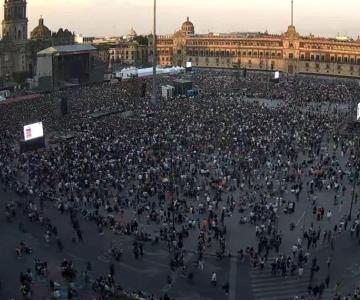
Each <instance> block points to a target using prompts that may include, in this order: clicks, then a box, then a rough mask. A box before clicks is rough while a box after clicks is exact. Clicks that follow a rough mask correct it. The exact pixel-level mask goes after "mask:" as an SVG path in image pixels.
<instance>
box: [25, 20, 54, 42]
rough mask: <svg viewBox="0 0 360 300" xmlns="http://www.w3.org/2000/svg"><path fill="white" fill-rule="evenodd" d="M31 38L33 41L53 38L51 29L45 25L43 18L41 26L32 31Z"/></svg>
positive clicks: (40, 22) (40, 21)
mask: <svg viewBox="0 0 360 300" xmlns="http://www.w3.org/2000/svg"><path fill="white" fill-rule="evenodd" d="M30 36H31V39H33V40H42V39H47V38H51V31H50V29H49V28H47V27H46V26H45V25H44V19H43V17H40V19H39V25H38V26H36V27H35V28H34V29H33V31H31V34H30Z"/></svg>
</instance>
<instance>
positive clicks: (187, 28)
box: [181, 17, 195, 35]
mask: <svg viewBox="0 0 360 300" xmlns="http://www.w3.org/2000/svg"><path fill="white" fill-rule="evenodd" d="M181 31H182V32H183V33H184V34H186V35H189V34H195V27H194V24H193V23H191V22H190V20H189V17H187V19H186V22H184V23H183V24H182V25H181Z"/></svg>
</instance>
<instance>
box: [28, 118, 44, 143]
mask: <svg viewBox="0 0 360 300" xmlns="http://www.w3.org/2000/svg"><path fill="white" fill-rule="evenodd" d="M43 136H44V130H43V124H42V122H38V123H34V124H30V125H25V126H24V139H25V141H29V140H33V139H37V138H40V137H43Z"/></svg>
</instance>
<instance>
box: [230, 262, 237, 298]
mask: <svg viewBox="0 0 360 300" xmlns="http://www.w3.org/2000/svg"><path fill="white" fill-rule="evenodd" d="M237 272H238V258H237V256H232V257H231V259H230V273H229V285H230V291H229V300H236V278H237Z"/></svg>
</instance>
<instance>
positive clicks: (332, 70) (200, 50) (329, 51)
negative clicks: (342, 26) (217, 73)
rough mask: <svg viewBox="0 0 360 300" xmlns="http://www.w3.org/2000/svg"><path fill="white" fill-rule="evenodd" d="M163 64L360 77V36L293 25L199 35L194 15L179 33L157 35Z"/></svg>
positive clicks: (159, 55) (159, 60)
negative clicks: (276, 31) (275, 30)
mask: <svg viewBox="0 0 360 300" xmlns="http://www.w3.org/2000/svg"><path fill="white" fill-rule="evenodd" d="M157 51H158V63H159V64H161V65H163V66H167V65H179V66H185V64H186V62H188V61H191V62H192V65H193V66H194V67H204V68H234V67H240V68H247V69H256V70H279V71H282V72H285V73H288V74H296V73H305V74H306V73H307V74H310V73H311V74H322V75H336V76H349V77H360V40H351V39H346V40H344V39H337V38H334V39H329V38H320V37H314V36H313V35H310V36H301V35H300V34H299V33H298V32H297V31H296V29H295V26H293V25H290V26H289V27H288V29H287V31H286V32H285V33H284V34H281V35H272V34H268V33H267V32H266V33H234V34H214V33H210V34H195V27H194V25H193V24H192V23H191V22H190V20H189V18H188V19H187V21H186V22H185V23H183V24H182V26H181V29H180V30H179V31H178V32H176V33H175V34H173V35H168V36H158V37H157Z"/></svg>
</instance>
